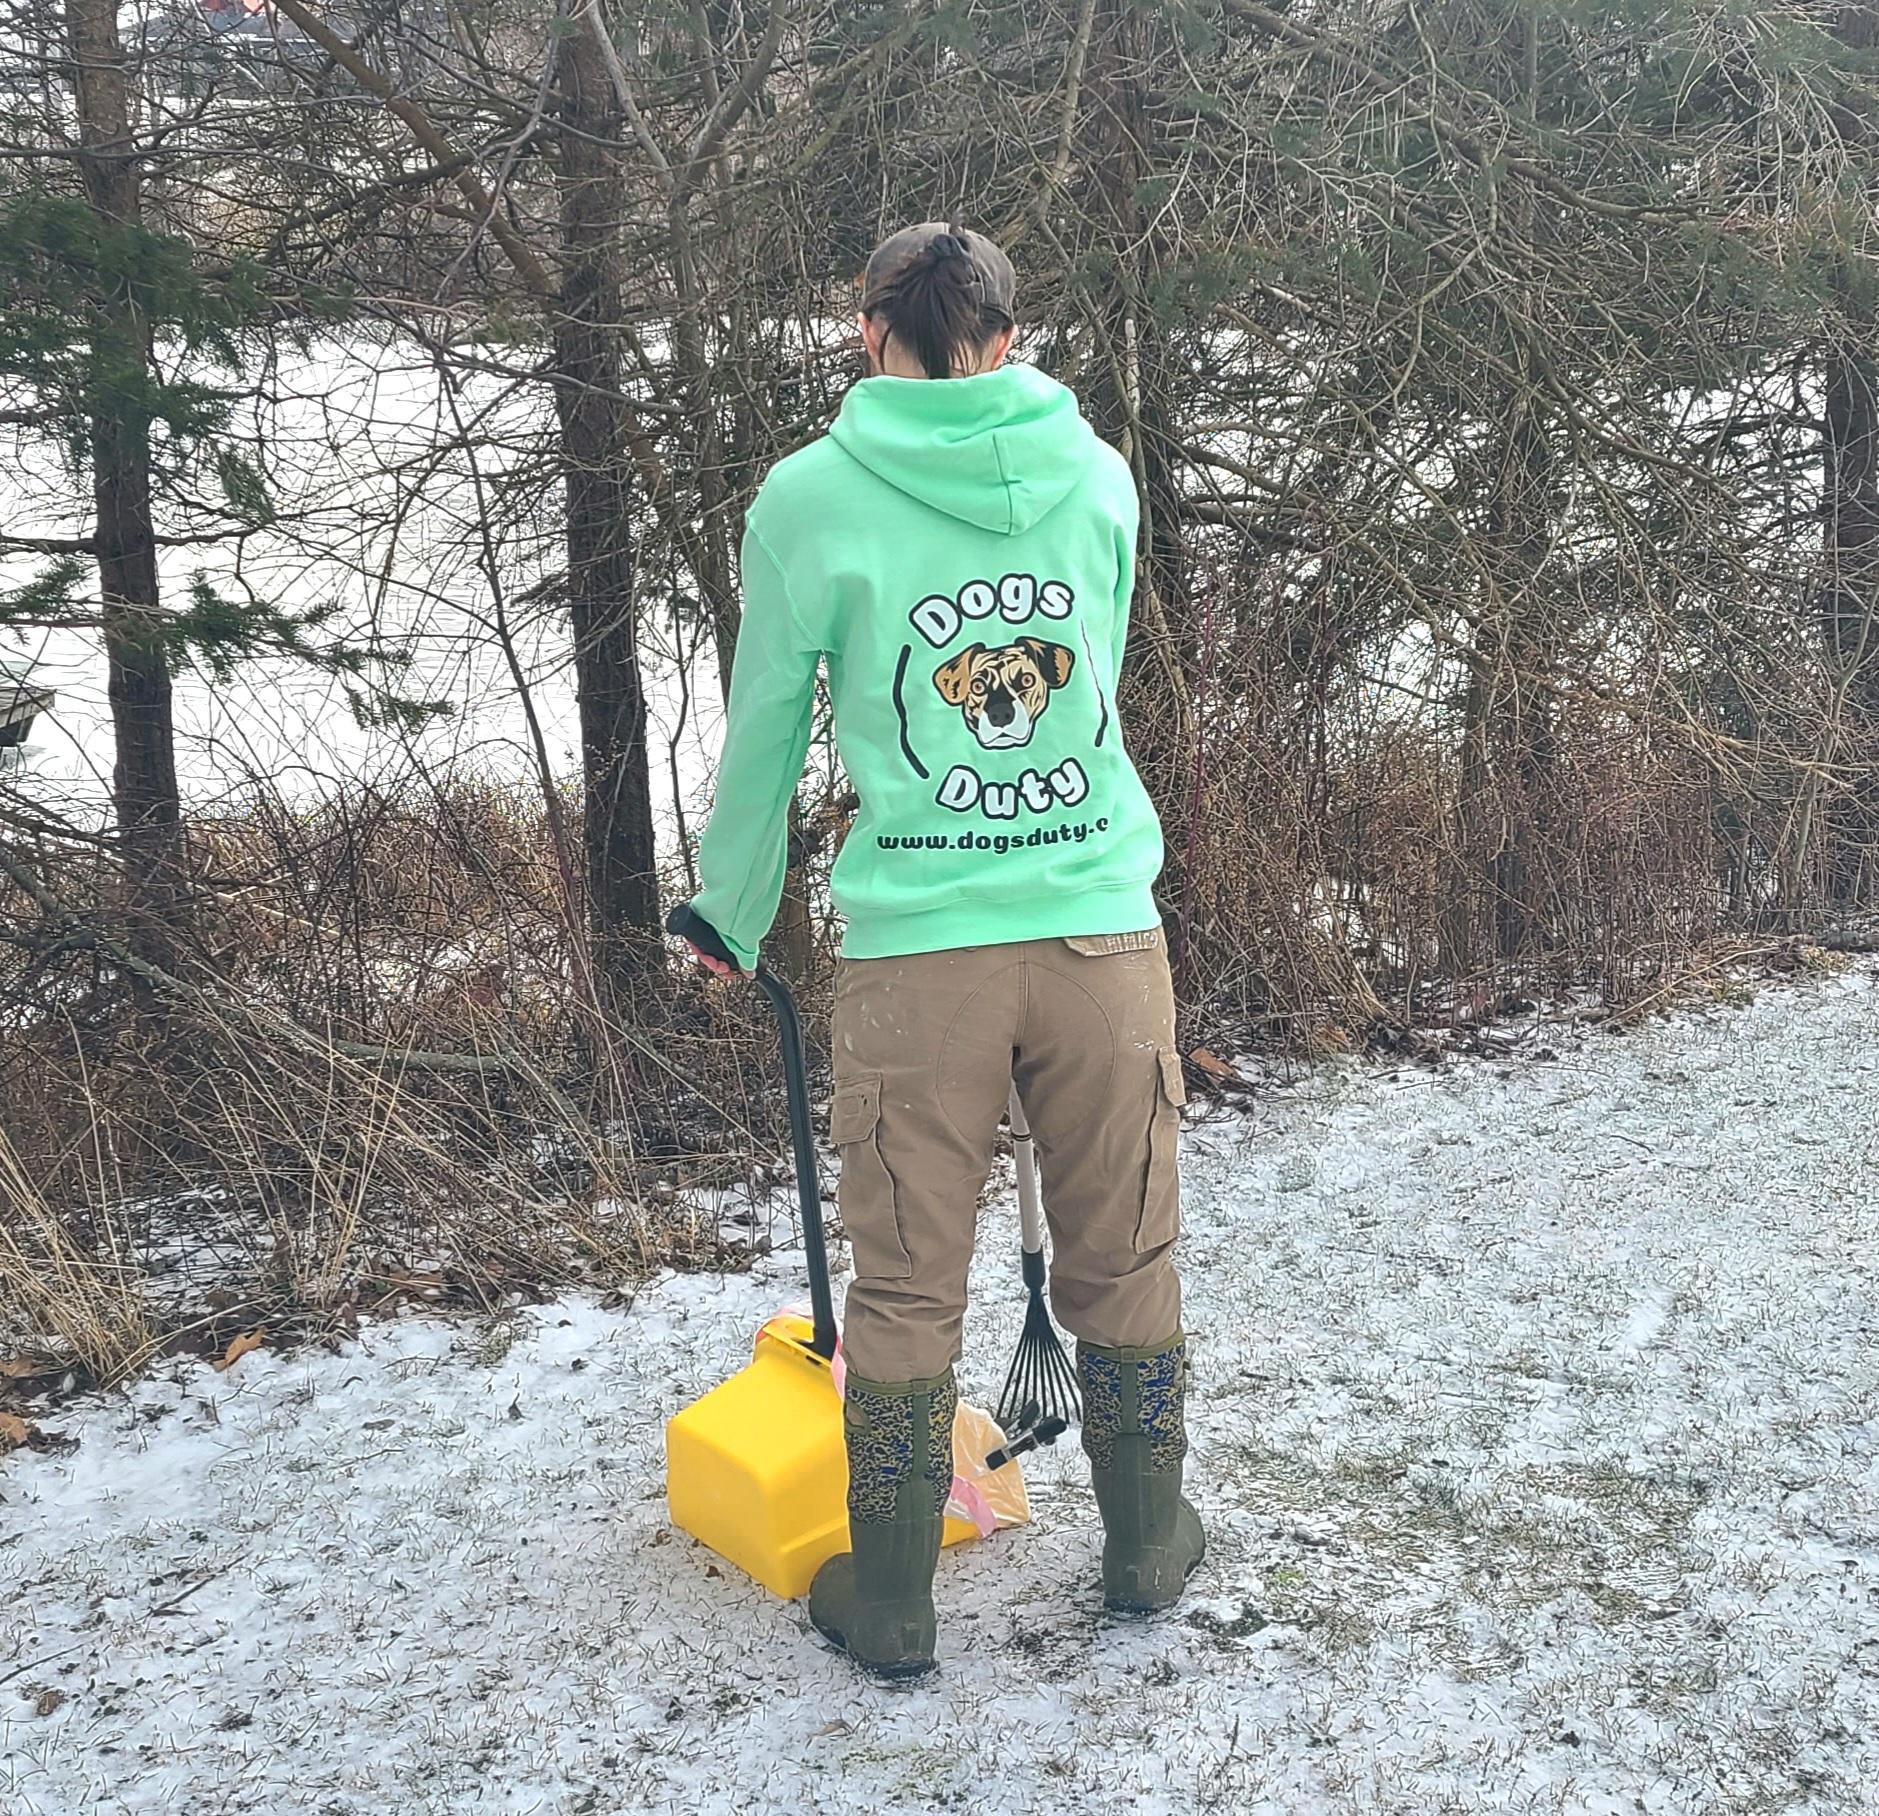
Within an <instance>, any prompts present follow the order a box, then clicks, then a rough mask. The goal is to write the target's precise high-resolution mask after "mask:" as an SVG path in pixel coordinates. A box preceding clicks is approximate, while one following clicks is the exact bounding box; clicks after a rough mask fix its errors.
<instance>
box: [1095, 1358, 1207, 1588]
mask: <svg viewBox="0 0 1879 1816" xmlns="http://www.w3.org/2000/svg"><path fill="white" fill-rule="evenodd" d="M1077 1376H1078V1378H1079V1380H1080V1381H1081V1382H1082V1385H1083V1448H1084V1450H1085V1451H1086V1452H1088V1454H1089V1459H1090V1476H1091V1478H1092V1480H1093V1481H1094V1483H1095V1487H1096V1505H1097V1506H1098V1507H1099V1508H1100V1509H1101V1510H1102V1516H1103V1599H1104V1601H1105V1602H1106V1603H1107V1604H1108V1605H1109V1607H1110V1609H1111V1610H1112V1611H1113V1612H1115V1613H1117V1614H1154V1613H1156V1612H1158V1611H1159V1610H1161V1609H1163V1608H1167V1607H1171V1606H1172V1605H1173V1604H1174V1603H1175V1602H1176V1601H1178V1600H1179V1599H1180V1596H1181V1591H1182V1589H1183V1588H1184V1587H1185V1586H1186V1584H1187V1579H1188V1578H1189V1577H1190V1576H1192V1575H1193V1574H1194V1572H1195V1570H1196V1569H1197V1568H1198V1567H1199V1564H1200V1561H1201V1557H1202V1555H1203V1554H1204V1553H1205V1551H1206V1548H1207V1544H1206V1538H1205V1536H1204V1535H1203V1533H1202V1532H1201V1524H1200V1515H1199V1514H1197V1513H1196V1512H1195V1511H1194V1509H1193V1508H1192V1507H1191V1506H1189V1505H1188V1503H1187V1502H1186V1501H1185V1500H1184V1499H1183V1498H1182V1495H1181V1461H1182V1458H1183V1457H1185V1456H1186V1455H1187V1421H1186V1400H1187V1342H1186V1339H1185V1338H1183V1337H1181V1336H1179V1335H1176V1336H1174V1337H1171V1338H1170V1339H1169V1340H1168V1341H1167V1342H1166V1343H1164V1344H1161V1345H1159V1346H1157V1347H1155V1348H1153V1349H1105V1348H1103V1347H1102V1346H1101V1345H1099V1344H1094V1343H1079V1344H1078V1345H1077Z"/></svg>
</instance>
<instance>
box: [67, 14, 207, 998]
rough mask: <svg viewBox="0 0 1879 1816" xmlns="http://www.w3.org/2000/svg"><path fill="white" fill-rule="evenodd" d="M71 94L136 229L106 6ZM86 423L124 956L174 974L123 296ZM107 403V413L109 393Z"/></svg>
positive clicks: (169, 805) (80, 34) (117, 60)
mask: <svg viewBox="0 0 1879 1816" xmlns="http://www.w3.org/2000/svg"><path fill="white" fill-rule="evenodd" d="M66 25H67V31H68V35H69V39H70V49H71V55H72V91H73V97H74V102H75V106H76V114H77V123H78V138H79V145H80V151H79V154H78V165H79V170H80V172H81V174H82V175H83V177H84V182H85V193H86V195H87V197H88V198H89V200H90V203H91V207H92V210H93V212H94V213H96V214H97V216H98V217H99V219H100V220H101V221H103V222H105V223H107V224H108V225H109V226H110V227H112V228H119V229H122V228H131V227H136V226H138V225H140V224H141V222H142V219H143V195H142V179H141V176H140V172H139V166H138V161H137V158H136V156H135V155H134V153H133V141H132V135H131V107H130V82H129V77H128V73H127V69H126V63H125V56H124V48H123V45H122V43H121V41H120V40H119V37H118V26H117V6H116V0H68V4H67V7H66ZM92 362H93V370H94V373H95V375H96V376H95V380H94V383H95V386H96V388H97V390H98V391H99V392H102V393H103V394H104V395H101V396H97V397H95V398H94V402H93V405H92V416H91V423H90V439H91V464H92V492H93V499H94V506H95V512H96V529H95V532H94V534H95V537H96V545H97V556H98V586H99V594H100V598H101V601H102V614H103V619H104V644H105V654H106V659H107V662H108V664H109V675H110V680H109V691H110V701H111V726H112V732H113V735H114V738H115V743H116V752H115V758H114V762H113V766H112V794H113V800H114V804H115V807H116V812H117V825H118V835H119V838H120V839H121V841H122V844H123V851H124V860H125V868H126V875H127V879H128V882H129V886H130V900H129V902H128V904H127V906H128V911H129V915H130V933H131V941H130V943H131V946H132V949H133V950H134V951H135V952H137V954H138V955H139V956H140V957H142V958H144V959H147V960H148V961H149V962H151V963H152V964H156V965H160V966H163V967H165V968H169V967H170V966H171V965H172V964H173V963H174V947H175V928H176V919H177V915H178V913H179V911H180V907H181V882H182V876H181V871H182V807H181V803H180V801H179V799H178V794H177V785H176V732H175V724H174V720H173V718H172V714H171V708H170V671H169V665H168V662H167V660H166V658H165V655H164V652H163V647H162V644H161V641H160V639H159V638H158V636H157V634H156V632H157V609H158V594H157V548H156V531H155V526H154V523H153V521H152V515H151V502H150V418H149V416H148V414H147V412H146V411H145V410H144V409H143V408H142V407H141V406H139V405H138V404H136V403H135V402H133V399H135V398H137V397H138V396H140V395H141V394H142V392H143V391H144V390H145V388H146V386H147V384H148V382H149V377H150V374H151V371H152V348H151V342H150V332H149V329H148V327H147V325H146V324H145V322H144V320H143V317H142V315H141V313H140V311H139V309H138V306H137V302H136V298H135V297H134V296H133V295H132V294H130V293H129V291H128V289H127V288H122V287H121V288H120V290H119V292H118V293H117V294H116V295H112V296H108V297H107V298H106V299H105V302H104V308H103V313H102V317H101V319H100V322H99V326H98V330H97V333H96V335H95V337H94V340H93V346H92ZM112 392H115V393H116V394H117V395H116V397H115V399H113V397H112V396H111V393H112Z"/></svg>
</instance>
